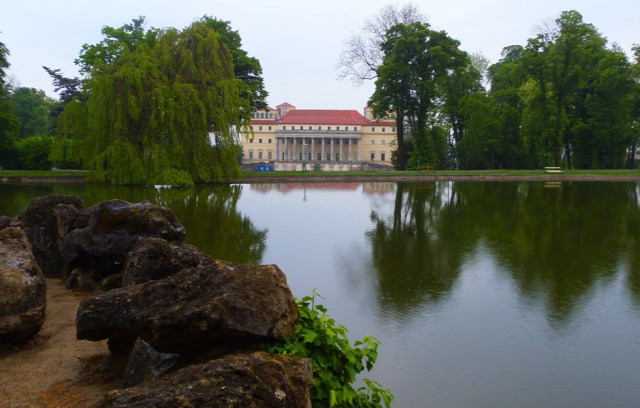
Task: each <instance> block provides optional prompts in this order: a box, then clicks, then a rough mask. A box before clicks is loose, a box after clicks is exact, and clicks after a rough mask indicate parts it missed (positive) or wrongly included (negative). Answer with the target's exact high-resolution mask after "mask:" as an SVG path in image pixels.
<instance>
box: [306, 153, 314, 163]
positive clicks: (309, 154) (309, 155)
mask: <svg viewBox="0 0 640 408" xmlns="http://www.w3.org/2000/svg"><path fill="white" fill-rule="evenodd" d="M307 156H308V157H309V158H308V159H307V160H309V161H311V160H313V159H312V158H311V153H308V154H307Z"/></svg>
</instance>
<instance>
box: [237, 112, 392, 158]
mask: <svg viewBox="0 0 640 408" xmlns="http://www.w3.org/2000/svg"><path fill="white" fill-rule="evenodd" d="M364 113H365V114H364V115H362V114H361V113H360V112H358V111H356V110H321V109H296V107H295V106H293V105H291V104H289V103H283V104H281V105H278V106H277V107H276V109H273V108H271V107H267V108H266V109H264V110H259V111H255V112H253V113H252V114H251V116H252V119H251V129H245V131H244V132H243V134H242V138H241V139H242V154H243V158H242V163H243V164H254V163H271V164H273V165H274V169H275V170H300V169H301V167H303V165H304V167H306V169H309V170H313V169H320V170H347V169H350V168H351V167H350V166H354V165H355V166H361V165H362V163H375V164H380V165H388V166H391V151H392V150H393V149H394V148H395V147H394V146H395V142H396V124H395V120H394V119H393V118H391V117H387V118H384V119H380V120H379V119H375V118H374V117H373V114H372V111H371V108H366V109H365V112H364Z"/></svg>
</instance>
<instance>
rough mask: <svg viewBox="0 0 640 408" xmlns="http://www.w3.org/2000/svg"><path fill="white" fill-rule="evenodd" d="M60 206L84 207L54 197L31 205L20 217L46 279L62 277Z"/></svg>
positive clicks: (74, 200) (77, 201)
mask: <svg viewBox="0 0 640 408" xmlns="http://www.w3.org/2000/svg"><path fill="white" fill-rule="evenodd" d="M59 204H63V205H67V206H71V207H73V208H74V209H75V210H77V211H79V210H82V208H83V207H84V205H83V204H82V200H80V199H79V198H78V197H73V196H66V195H57V194H52V195H48V196H44V197H37V198H34V199H33V200H31V201H29V204H27V206H26V208H25V209H24V211H23V212H22V213H21V214H20V215H19V216H18V219H19V220H20V221H21V223H22V228H23V229H24V230H25V231H26V232H27V236H28V237H29V243H30V244H31V250H32V251H33V256H34V257H35V259H36V261H37V262H38V265H39V266H40V269H41V270H42V273H43V274H44V276H47V277H61V276H62V271H63V262H62V257H61V256H60V252H59V251H58V244H59V242H60V240H61V239H62V238H63V237H62V236H61V234H60V231H59V230H58V217H57V215H56V206H57V205H59Z"/></svg>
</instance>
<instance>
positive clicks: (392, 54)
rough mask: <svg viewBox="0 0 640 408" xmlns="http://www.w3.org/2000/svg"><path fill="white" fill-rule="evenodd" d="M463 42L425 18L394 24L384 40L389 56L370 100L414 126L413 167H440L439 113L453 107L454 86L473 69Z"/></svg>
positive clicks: (385, 52)
mask: <svg viewBox="0 0 640 408" xmlns="http://www.w3.org/2000/svg"><path fill="white" fill-rule="evenodd" d="M459 45H460V43H459V42H458V41H457V40H454V39H453V38H451V37H449V36H448V35H447V33H446V32H444V31H436V30H433V29H431V28H430V27H429V26H428V25H425V24H423V23H420V22H415V23H412V24H409V25H405V24H397V25H395V26H393V27H392V28H391V29H390V30H389V31H388V32H387V38H386V40H385V41H384V42H383V43H382V49H383V51H384V55H385V57H384V61H383V63H382V65H380V67H379V68H378V71H377V75H378V79H377V80H376V89H375V91H374V93H373V95H372V96H371V100H370V103H371V104H372V105H373V106H374V111H376V112H382V111H387V110H394V111H396V113H397V114H398V115H403V116H404V118H405V120H406V121H407V123H408V124H409V126H410V128H411V132H412V139H413V144H414V150H413V152H412V155H411V158H410V159H409V163H408V164H409V166H414V165H416V164H417V163H422V164H435V165H438V164H440V163H441V161H442V159H443V157H439V155H438V154H437V153H438V151H439V150H440V149H439V148H438V146H439V145H440V141H441V140H440V136H441V135H442V132H440V131H438V129H437V128H438V127H441V125H442V123H443V121H442V119H441V118H439V117H438V115H437V114H436V113H437V112H440V113H442V112H443V109H442V107H443V106H446V107H448V106H451V109H452V110H453V109H454V108H453V106H452V105H454V104H457V103H458V97H457V96H456V97H454V96H452V92H454V91H455V90H453V89H451V88H452V87H453V86H454V85H453V84H454V83H455V81H456V78H457V79H460V77H461V76H463V74H464V72H465V70H469V72H470V71H471V69H470V68H469V66H470V65H471V60H470V58H469V56H468V54H467V53H465V52H464V51H461V50H460V49H459V48H458V47H459ZM476 77H477V78H478V79H479V75H477V76H476ZM465 79H466V78H465ZM456 86H460V85H456ZM462 87H463V88H464V84H463V85H462ZM448 98H449V99H451V100H452V101H451V102H450V101H449V99H448ZM449 104H451V105H449ZM455 109H457V106H456V107H455Z"/></svg>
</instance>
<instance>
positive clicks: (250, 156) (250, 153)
mask: <svg viewBox="0 0 640 408" xmlns="http://www.w3.org/2000/svg"><path fill="white" fill-rule="evenodd" d="M249 160H253V151H252V150H249Z"/></svg>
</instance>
